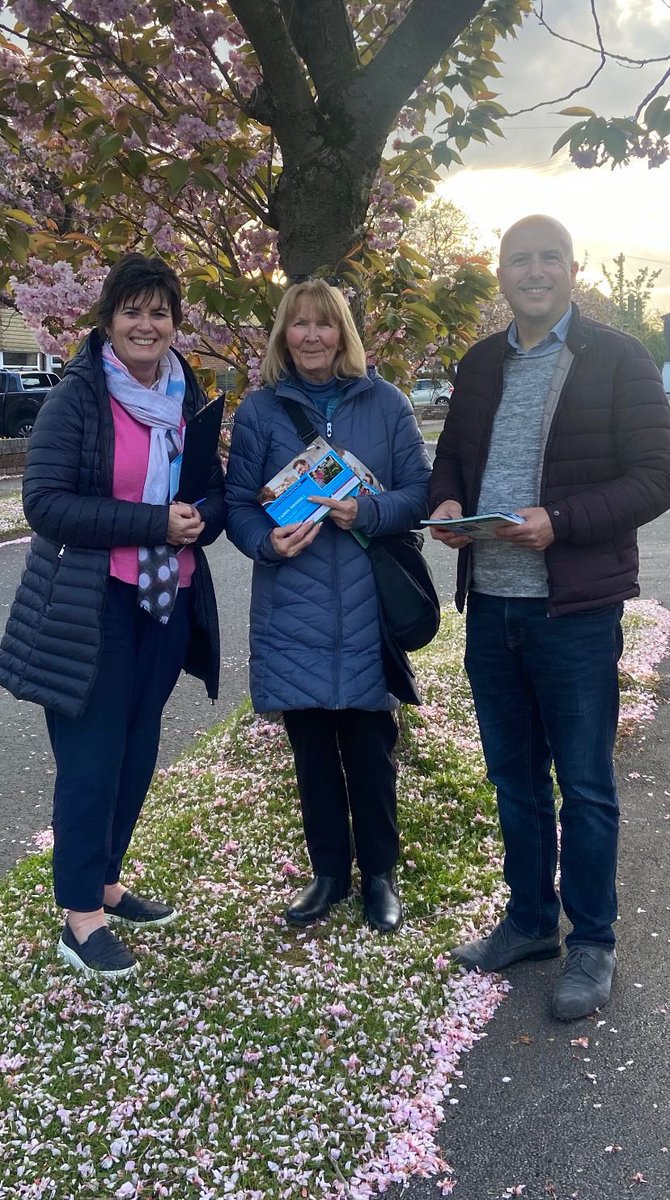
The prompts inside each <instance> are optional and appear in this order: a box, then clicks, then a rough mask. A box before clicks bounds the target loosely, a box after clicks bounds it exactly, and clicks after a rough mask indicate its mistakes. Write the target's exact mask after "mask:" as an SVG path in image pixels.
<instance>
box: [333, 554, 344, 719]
mask: <svg viewBox="0 0 670 1200" xmlns="http://www.w3.org/2000/svg"><path fill="white" fill-rule="evenodd" d="M339 583H340V570H339V563H338V558H337V538H336V537H334V538H333V595H334V596H337V597H339V603H338V605H337V614H336V617H335V644H334V647H333V650H334V653H333V660H334V661H333V683H334V685H335V686H334V688H333V691H334V699H335V708H341V707H342V705H341V703H340V699H341V697H340V677H341V675H342V597H341V592H340V587H339Z"/></svg>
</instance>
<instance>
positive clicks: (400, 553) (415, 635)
mask: <svg viewBox="0 0 670 1200" xmlns="http://www.w3.org/2000/svg"><path fill="white" fill-rule="evenodd" d="M282 404H283V405H284V408H285V409H286V411H287V413H288V415H289V417H290V418H291V420H292V421H293V424H294V425H295V427H296V429H297V431H298V435H299V437H300V438H301V439H302V441H303V442H304V444H305V445H306V446H309V445H310V443H311V442H313V441H314V439H315V438H317V437H318V436H319V435H318V434H317V432H316V430H315V429H314V426H313V425H312V424H311V422H310V420H309V418H308V416H307V414H306V413H305V410H304V408H303V406H302V404H299V403H298V401H297V400H290V399H288V398H286V399H284V398H282ZM356 537H357V539H360V538H361V537H362V535H361V534H359V533H357V534H356ZM365 542H366V544H365V546H364V548H365V550H366V551H367V555H368V558H369V559H370V565H371V567H372V570H373V572H374V576H375V583H376V585H377V595H378V598H379V616H380V627H381V632H382V657H383V663H384V675H385V677H386V684H387V687H388V689H389V691H390V692H391V693H392V694H393V695H394V696H396V697H397V698H398V700H401V701H402V702H403V703H404V704H420V703H421V697H420V696H419V693H418V691H417V687H416V680H415V677H414V672H413V671H412V667H411V665H410V661H409V659H408V657H407V653H406V652H407V651H408V650H419V649H420V648H421V647H422V646H427V645H428V643H429V642H431V641H432V640H433V638H434V637H435V635H436V633H437V631H438V629H439V628H440V601H439V598H438V595H437V592H436V590H435V584H434V583H433V577H432V574H431V571H430V567H429V566H428V563H427V562H426V560H425V558H424V557H423V554H422V547H423V534H421V533H416V532H415V531H413V530H409V531H408V532H407V533H396V534H387V535H386V536H383V537H376V538H370V539H367V538H366V539H365ZM361 544H363V543H362V542H361Z"/></svg>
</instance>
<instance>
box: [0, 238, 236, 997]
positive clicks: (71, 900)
mask: <svg viewBox="0 0 670 1200" xmlns="http://www.w3.org/2000/svg"><path fill="white" fill-rule="evenodd" d="M180 320H181V291H180V286H179V281H178V279H177V276H176V275H175V273H174V271H172V270H171V269H170V268H169V267H167V266H166V264H165V263H163V261H162V260H161V259H159V258H151V259H147V258H145V257H144V256H143V255H141V254H129V255H126V256H125V258H123V259H121V260H120V261H119V262H118V263H116V264H115V266H114V267H113V268H112V270H111V271H110V272H109V275H108V276H107V279H106V281H105V284H104V286H103V290H102V295H101V298H100V304H99V316H98V328H97V329H96V330H94V331H93V332H92V333H91V334H90V335H89V337H88V338H87V339H86V341H85V343H84V344H83V346H82V347H81V349H80V351H79V353H78V354H77V355H76V357H75V358H74V359H73V361H72V362H71V363H69V364H68V366H67V368H66V371H65V375H64V378H63V379H62V380H61V382H60V383H59V384H58V385H57V386H56V387H55V388H54V389H53V391H52V392H51V393H50V395H49V397H48V399H47V401H46V403H45V404H44V406H43V408H42V409H41V410H40V412H39V414H38V416H37V420H36V422H35V428H34V431H33V434H32V437H31V440H30V445H29V449H28V457H27V463H26V470H25V475H24V483H23V502H24V508H25V511H26V516H27V518H28V521H29V523H30V526H31V528H32V529H33V530H34V536H33V539H32V542H31V547H30V551H29V554H28V559H27V563H26V569H25V572H24V575H23V578H22V581H21V584H20V586H19V589H18V592H17V595H16V599H15V601H14V604H13V606H12V611H11V614H10V618H9V622H8V624H7V629H6V632H5V636H4V638H3V640H2V644H1V646H0V683H2V684H4V686H5V687H7V688H8V689H9V691H11V692H12V693H13V694H14V695H15V696H17V697H18V698H19V699H22V700H31V701H33V702H35V703H36V704H41V705H43V707H44V709H45V714H46V720H47V726H48V730H49V736H50V739H51V744H52V748H53V751H54V756H55V759H56V768H57V770H56V785H55V790H54V815H53V829H54V890H55V896H56V901H57V903H58V904H59V905H61V906H62V907H63V908H66V909H68V918H67V921H66V923H65V927H64V929H63V933H62V936H61V939H60V942H59V947H58V948H59V952H60V953H61V955H62V956H63V957H64V958H65V959H66V960H67V961H68V962H69V963H70V964H71V965H72V966H74V967H75V968H76V969H79V970H84V971H86V972H87V973H95V974H99V973H102V974H104V975H105V976H107V977H109V976H111V975H117V976H118V975H120V976H125V975H127V974H129V973H130V972H131V971H133V970H134V969H135V966H136V962H135V959H134V957H133V955H132V954H131V953H130V951H129V950H128V949H127V948H126V947H125V946H124V945H123V943H122V942H121V941H119V940H118V939H117V938H116V937H114V935H113V934H112V933H111V932H110V931H109V929H108V928H107V921H108V920H109V921H114V920H117V921H121V922H124V923H126V924H129V925H134V926H138V927H139V926H155V925H165V924H167V923H168V922H169V921H172V920H173V919H174V917H175V916H176V913H175V911H174V909H172V908H171V907H170V906H169V905H167V904H164V903H162V902H158V901H154V900H145V899H143V898H142V897H139V896H135V895H133V893H131V892H130V891H128V890H127V889H126V888H125V887H124V886H123V884H122V883H121V882H120V872H121V864H122V861H123V857H124V854H125V852H126V850H127V848H128V844H129V842H130V838H131V836H132V833H133V829H134V827H135V824H136V822H137V819H138V817H139V814H140V811H141V808H142V804H143V803H144V799H145V797H146V793H147V790H148V788H149V784H150V781H151V777H152V774H153V771H154V767H155V763H156V756H157V753H158V743H159V738H160V725H161V716H162V712H163V708H164V706H165V704H166V702H167V700H168V697H169V696H170V693H171V692H172V689H173V688H174V685H175V683H176V681H177V678H178V676H179V672H180V671H181V669H182V667H183V669H184V670H186V671H188V672H189V673H191V674H193V675H197V676H198V677H199V678H201V679H202V680H203V681H204V682H205V685H206V687H207V692H208V694H209V695H210V696H211V697H212V698H215V697H216V695H217V691H218V675H219V633H218V622H217V615H216V603H215V598H214V590H213V587H212V581H211V577H210V574H209V568H208V566H207V562H206V559H205V556H204V554H203V551H202V549H201V547H202V546H203V545H207V544H209V543H210V542H213V541H214V539H215V538H217V537H218V536H219V534H220V533H221V531H222V529H223V527H224V521H225V501H224V482H223V471H222V467H221V463H220V460H219V458H218V455H215V456H214V457H213V460H212V466H211V473H210V479H209V484H208V486H207V488H206V489H204V490H205V491H206V495H205V496H203V498H202V501H201V502H200V503H198V505H197V507H195V506H192V505H190V504H184V503H181V502H174V501H173V502H172V503H170V502H169V496H170V495H173V494H174V492H175V488H174V480H175V476H176V463H175V466H172V463H173V462H174V461H175V459H176V458H177V455H178V452H179V450H180V448H181V444H182V441H183V427H184V423H185V421H186V420H188V418H189V417H191V416H192V415H193V414H194V413H195V412H196V411H197V410H198V409H199V408H201V407H202V405H203V404H204V403H205V399H204V397H203V395H202V393H201V392H200V390H199V388H198V385H197V382H196V379H195V376H194V375H193V372H192V371H191V369H190V367H189V365H188V363H187V362H186V361H185V360H184V359H183V358H182V357H181V356H180V355H179V354H177V353H176V352H175V351H174V350H173V349H171V342H172V340H173V337H174V335H175V332H176V329H177V326H178V325H179V322H180Z"/></svg>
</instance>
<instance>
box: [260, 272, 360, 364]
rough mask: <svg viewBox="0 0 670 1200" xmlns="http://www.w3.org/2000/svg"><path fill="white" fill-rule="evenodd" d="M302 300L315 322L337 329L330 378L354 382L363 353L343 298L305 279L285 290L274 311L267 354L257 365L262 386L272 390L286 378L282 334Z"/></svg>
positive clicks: (286, 356) (320, 282) (318, 281)
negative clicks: (310, 308) (311, 308)
mask: <svg viewBox="0 0 670 1200" xmlns="http://www.w3.org/2000/svg"><path fill="white" fill-rule="evenodd" d="M302 300H307V301H309V303H310V304H312V305H313V306H314V309H315V311H316V314H317V317H318V318H319V320H321V321H330V322H331V324H333V325H337V326H339V330H340V341H341V343H342V345H341V348H340V349H339V350H338V352H337V354H336V355H335V361H334V363H333V375H334V376H335V377H336V378H337V379H350V378H354V379H355V378H357V377H359V376H361V375H365V373H366V370H367V362H366V358H365V350H364V349H363V343H362V341H361V339H360V337H359V335H358V331H357V329H356V326H355V325H354V322H353V318H352V316H351V313H350V311H349V306H348V305H347V302H346V300H345V299H344V296H343V295H342V293H341V292H340V291H338V289H337V288H335V287H331V285H330V284H329V283H326V281H325V280H324V279H306V280H305V281H304V283H294V284H292V285H291V287H290V288H288V290H287V291H286V292H285V294H284V296H283V297H282V299H281V302H280V304H279V308H278V309H277V316H276V317H275V323H274V325H273V326H272V333H271V334H270V341H269V342H268V348H267V353H266V355H265V358H264V359H263V363H262V365H261V375H262V377H263V380H264V381H265V383H269V384H271V385H272V386H274V385H275V384H276V383H278V381H279V380H280V379H281V378H282V377H283V376H286V375H288V374H289V360H290V354H289V350H288V346H287V344H286V330H287V328H288V326H289V325H290V324H291V321H292V320H293V319H294V317H295V315H296V313H297V311H298V309H299V307H300V302H301V301H302Z"/></svg>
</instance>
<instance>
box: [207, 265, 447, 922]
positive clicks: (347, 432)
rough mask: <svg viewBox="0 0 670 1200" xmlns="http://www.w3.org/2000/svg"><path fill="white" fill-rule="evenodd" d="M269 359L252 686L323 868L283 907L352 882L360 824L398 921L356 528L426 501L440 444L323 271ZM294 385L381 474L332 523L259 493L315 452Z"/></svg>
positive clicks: (322, 429) (259, 394)
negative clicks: (276, 508) (284, 517)
mask: <svg viewBox="0 0 670 1200" xmlns="http://www.w3.org/2000/svg"><path fill="white" fill-rule="evenodd" d="M262 371H263V378H264V379H265V382H266V386H265V387H263V388H261V389H260V390H259V391H255V392H252V393H251V394H250V395H248V396H247V397H246V398H245V399H244V400H243V402H242V404H241V405H240V408H239V410H238V412H237V414H236V418H235V424H234V428H233V437H232V445H231V453H230V459H229V465H228V478H227V495H228V526H227V532H228V536H229V537H230V538H231V540H232V541H233V542H234V543H235V545H236V546H237V547H238V549H240V550H241V551H242V552H243V553H244V554H246V555H248V557H249V558H252V559H253V560H254V570H253V585H252V597H251V632H250V643H251V658H250V688H251V698H252V702H253V705H254V708H255V710H256V711H257V712H268V711H276V710H281V711H282V713H283V717H284V722H285V725H286V730H287V733H288V736H289V739H290V742H291V746H292V748H293V753H294V757H295V765H296V774H297V782H298V790H299V793H300V801H301V808H302V816H303V824H304V830H305V838H306V841H307V849H308V851H309V856H310V860H311V863H312V867H313V870H314V879H313V880H312V882H311V883H310V884H309V885H308V886H307V887H306V888H304V889H303V890H302V891H301V892H300V893H299V894H298V895H297V896H295V897H294V899H293V900H292V901H291V903H290V904H289V907H288V908H287V910H286V918H287V920H288V921H289V922H291V923H292V924H296V925H308V924H310V923H312V922H313V921H316V920H318V919H319V918H320V917H323V916H324V915H325V914H326V913H327V912H328V911H329V909H330V908H331V907H332V905H333V904H335V903H337V901H339V900H341V899H343V898H344V897H345V896H347V895H348V894H349V891H350V887H351V858H352V852H351V844H352V834H353V845H354V848H355V854H356V859H357V862H358V866H359V869H360V872H361V884H362V894H363V904H364V909H365V915H366V918H367V920H368V923H369V924H370V925H371V926H372V927H373V928H375V929H378V930H380V931H382V932H391V931H395V930H396V929H398V928H399V927H400V924H401V922H402V908H401V904H400V900H399V897H398V893H397V887H396V883H395V875H394V867H395V864H396V862H397V858H398V845H399V840H398V827H397V820H396V768H395V759H394V754H393V751H394V746H395V743H396V739H397V725H396V720H395V716H394V710H395V709H396V708H397V706H398V701H397V700H396V698H395V697H394V696H393V695H391V694H390V693H389V691H388V687H387V684H386V680H385V676H384V669H383V664H382V645H381V634H380V626H379V615H378V603H377V590H376V586H375V580H374V576H373V573H372V569H371V566H370V562H369V559H368V556H367V554H366V552H365V550H364V549H363V548H362V546H361V545H360V544H359V542H358V541H357V539H356V537H355V536H352V531H360V532H361V533H362V534H365V535H366V536H367V537H371V538H374V537H377V536H382V535H385V534H397V533H404V532H406V531H407V530H409V529H411V528H412V527H413V526H415V525H416V524H417V523H418V522H419V521H420V519H421V518H422V517H424V516H425V515H426V505H427V494H428V479H429V476H430V466H429V462H428V456H427V453H426V448H425V446H424V443H423V439H422V437H421V434H420V432H419V429H418V427H417V424H416V420H415V418H414V414H413V411H412V407H411V405H410V403H409V401H408V400H407V398H406V397H405V396H404V395H403V394H402V393H401V392H400V391H399V390H398V388H396V387H394V386H393V385H392V384H390V383H386V382H385V381H384V380H382V379H381V378H380V377H379V376H378V375H377V374H376V372H374V371H372V370H370V371H368V370H367V368H366V360H365V351H364V349H363V345H362V343H361V340H360V338H359V336H358V333H357V332H356V328H355V326H354V323H353V320H352V318H351V314H350V312H349V309H348V307H347V304H346V302H345V300H344V297H343V296H342V294H341V293H340V292H339V291H338V290H337V289H336V288H334V287H331V286H330V285H329V284H327V283H325V282H324V281H323V280H308V281H306V282H304V283H299V284H294V285H293V286H292V287H290V288H289V289H288V291H287V292H286V294H285V296H284V298H283V300H282V302H281V304H280V306H279V309H278V312H277V319H276V322H275V325H274V328H273V330H272V334H271V336H270V342H269V346H268V353H267V356H266V358H265V361H264V363H263V369H262ZM286 400H288V401H289V407H288V408H286V407H285V404H284V401H286ZM291 401H292V402H294V403H295V402H297V403H298V404H299V405H300V406H301V412H302V414H303V417H304V418H306V421H307V423H308V425H311V426H312V428H313V429H314V430H315V432H316V433H317V434H318V435H319V436H321V437H323V438H325V440H326V441H327V442H328V443H330V444H331V445H333V446H335V447H337V448H341V449H344V450H348V451H350V452H351V453H352V454H354V455H355V456H356V458H358V459H359V460H360V461H361V462H362V463H364V464H365V467H366V468H367V470H368V471H369V472H370V473H371V474H372V475H373V476H375V477H376V478H377V480H378V481H379V482H380V484H381V485H382V487H383V489H384V490H383V491H380V492H379V493H378V494H365V493H362V492H361V493H360V494H359V495H358V496H357V497H356V498H347V499H343V500H329V501H327V502H326V503H327V506H328V508H329V509H330V512H329V515H328V518H327V519H326V520H324V521H322V522H321V524H314V523H312V522H311V521H303V522H301V523H298V524H288V525H284V526H282V527H280V526H275V525H274V524H273V522H272V520H271V518H270V517H269V516H268V514H267V513H266V512H265V511H264V509H263V507H262V506H261V504H260V503H259V499H258V496H259V493H260V492H261V490H262V489H263V488H264V486H265V485H266V484H267V482H268V480H270V479H272V477H273V476H274V475H276V474H277V473H278V472H280V471H282V470H283V469H284V468H285V467H287V465H290V464H291V463H294V462H296V461H297V460H299V459H300V458H301V455H302V454H304V442H303V440H302V439H301V437H300V435H299V434H298V430H297V427H296V425H295V423H294V419H293V417H292V416H291V415H290V412H289V409H290V407H291V403H290V402H291Z"/></svg>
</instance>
